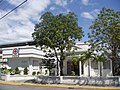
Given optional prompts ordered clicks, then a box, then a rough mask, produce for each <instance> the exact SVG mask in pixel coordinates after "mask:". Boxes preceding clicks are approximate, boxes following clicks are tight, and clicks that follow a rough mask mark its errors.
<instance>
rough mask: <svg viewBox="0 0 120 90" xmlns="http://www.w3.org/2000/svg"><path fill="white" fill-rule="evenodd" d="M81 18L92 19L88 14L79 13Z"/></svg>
mask: <svg viewBox="0 0 120 90" xmlns="http://www.w3.org/2000/svg"><path fill="white" fill-rule="evenodd" d="M81 16H82V17H84V18H87V19H94V17H93V16H92V15H91V14H90V13H89V12H83V13H81Z"/></svg>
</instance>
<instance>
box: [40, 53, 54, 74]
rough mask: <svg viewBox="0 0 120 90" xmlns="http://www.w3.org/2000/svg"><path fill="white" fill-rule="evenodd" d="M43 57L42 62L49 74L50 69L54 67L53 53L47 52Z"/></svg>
mask: <svg viewBox="0 0 120 90" xmlns="http://www.w3.org/2000/svg"><path fill="white" fill-rule="evenodd" d="M44 57H45V58H44V59H42V64H43V65H45V66H46V68H47V69H48V70H49V75H51V72H52V71H51V70H52V69H53V68H55V66H56V64H55V59H54V55H53V54H51V53H48V54H46V55H45V56H44Z"/></svg>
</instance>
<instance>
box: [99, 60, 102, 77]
mask: <svg viewBox="0 0 120 90" xmlns="http://www.w3.org/2000/svg"><path fill="white" fill-rule="evenodd" d="M98 73H99V76H103V62H98Z"/></svg>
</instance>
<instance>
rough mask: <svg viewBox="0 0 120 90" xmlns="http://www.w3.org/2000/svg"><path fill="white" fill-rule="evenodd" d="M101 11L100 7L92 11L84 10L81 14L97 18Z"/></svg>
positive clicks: (87, 17)
mask: <svg viewBox="0 0 120 90" xmlns="http://www.w3.org/2000/svg"><path fill="white" fill-rule="evenodd" d="M99 12H100V10H99V9H94V10H93V11H91V12H82V13H81V16H82V17H84V18H86V19H95V18H97V15H98V14H99Z"/></svg>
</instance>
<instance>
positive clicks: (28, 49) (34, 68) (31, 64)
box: [0, 42, 112, 76]
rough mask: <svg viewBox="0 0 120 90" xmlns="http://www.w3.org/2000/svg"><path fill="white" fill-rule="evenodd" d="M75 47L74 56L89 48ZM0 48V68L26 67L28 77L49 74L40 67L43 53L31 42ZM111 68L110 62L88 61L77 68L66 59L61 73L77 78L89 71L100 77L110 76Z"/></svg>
mask: <svg viewBox="0 0 120 90" xmlns="http://www.w3.org/2000/svg"><path fill="white" fill-rule="evenodd" d="M76 47H77V50H76V54H80V53H81V52H83V51H86V50H88V48H89V46H88V45H87V44H83V43H79V44H76ZM0 48H2V52H1V54H0V57H1V59H0V62H1V63H0V68H7V69H9V68H16V67H19V69H21V70H23V69H24V68H25V67H27V68H28V70H29V73H28V74H29V75H32V73H33V72H36V73H37V72H42V73H43V74H45V73H47V74H49V72H48V70H47V69H46V68H44V67H41V62H42V59H43V58H44V57H43V56H44V55H45V53H44V52H43V51H42V50H41V49H40V48H36V47H35V45H34V43H33V42H23V43H15V44H9V45H0ZM111 67H112V64H111V62H110V61H108V62H106V63H102V62H95V61H90V62H89V64H88V61H86V62H85V64H82V63H81V62H79V63H78V65H77V66H74V65H73V64H72V60H71V58H70V57H68V58H67V59H66V60H65V61H64V65H63V73H64V75H71V72H72V71H75V73H76V74H77V75H79V76H88V75H89V71H90V76H100V73H102V76H111V75H112V68H111Z"/></svg>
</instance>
